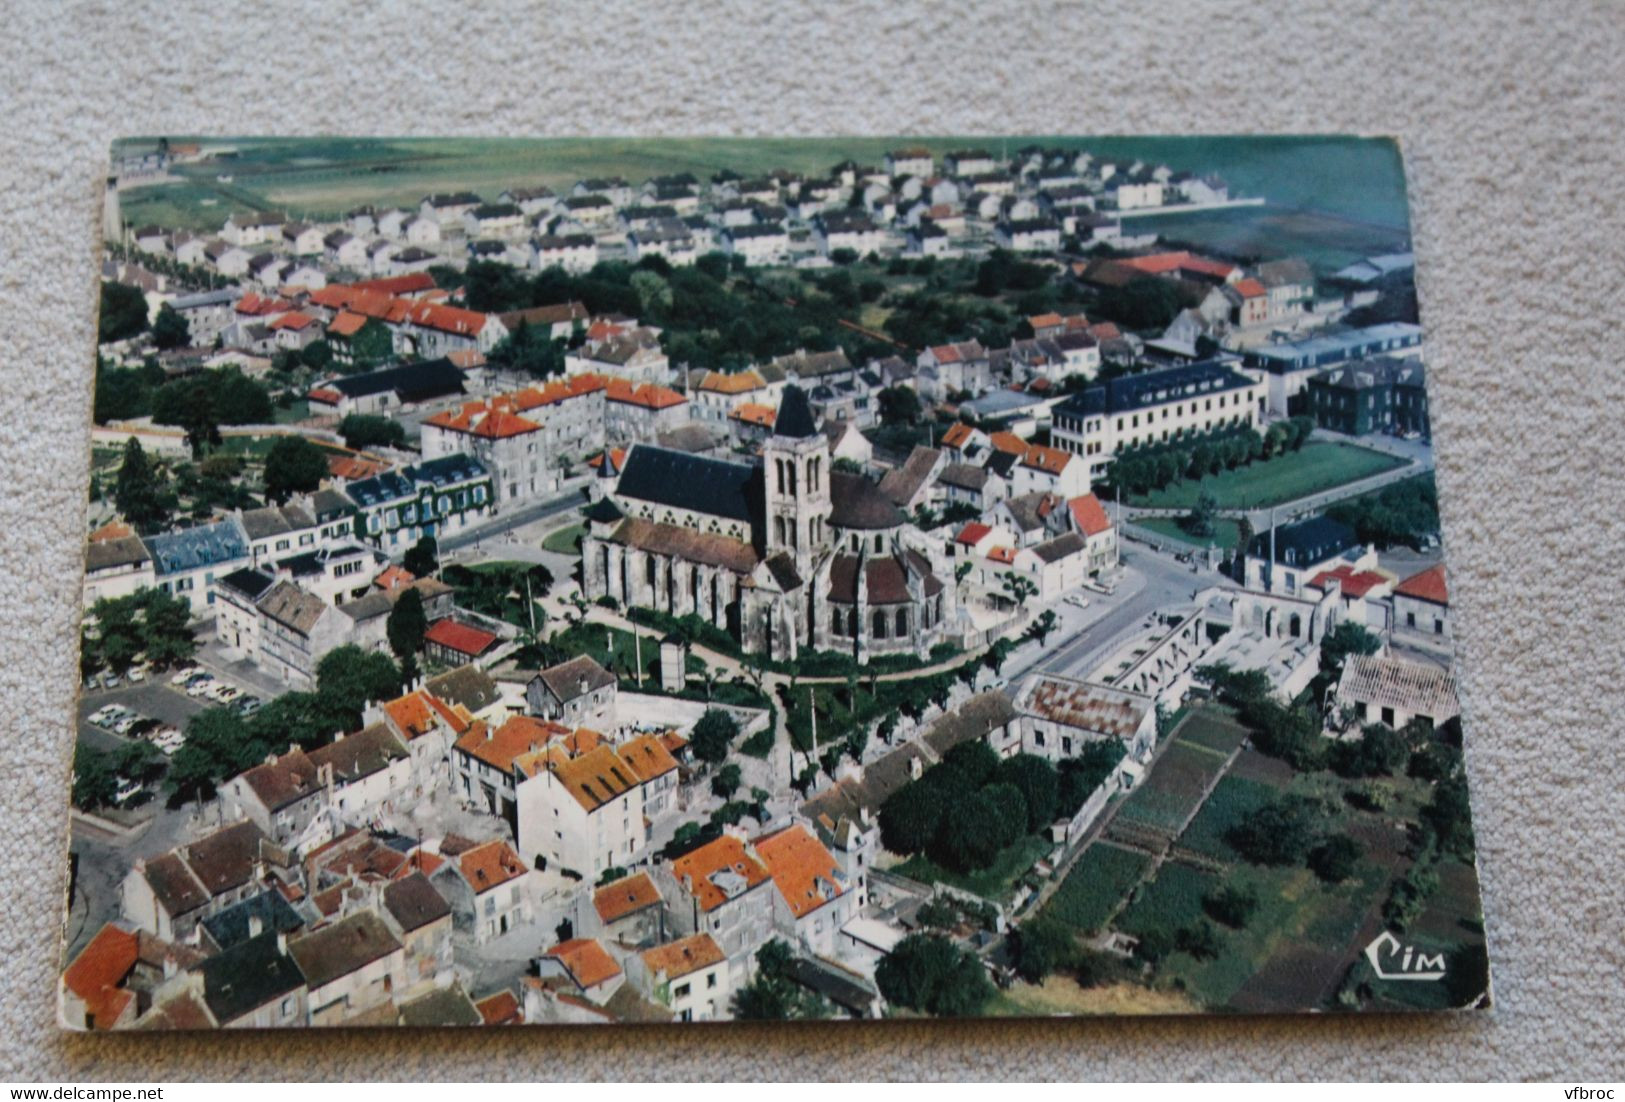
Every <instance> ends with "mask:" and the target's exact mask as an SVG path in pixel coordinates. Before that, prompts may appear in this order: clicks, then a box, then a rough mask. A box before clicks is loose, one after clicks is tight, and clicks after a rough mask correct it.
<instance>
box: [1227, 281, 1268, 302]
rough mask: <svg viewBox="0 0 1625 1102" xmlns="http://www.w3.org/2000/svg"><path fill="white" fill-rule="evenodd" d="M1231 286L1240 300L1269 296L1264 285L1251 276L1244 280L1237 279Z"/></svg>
mask: <svg viewBox="0 0 1625 1102" xmlns="http://www.w3.org/2000/svg"><path fill="white" fill-rule="evenodd" d="M1231 286H1232V287H1234V288H1235V289H1236V293H1237V294H1239V295H1241V297H1242V298H1263V297H1264V296H1265V295H1267V294H1269V291H1267V290H1265V288H1264V285H1263V284H1262V283H1260V282H1258V280H1256V279H1254V278H1252V277H1251V276H1248V277H1247V278H1246V279H1238V280H1236V282H1235V283H1233V284H1231Z"/></svg>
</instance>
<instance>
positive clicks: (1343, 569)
mask: <svg viewBox="0 0 1625 1102" xmlns="http://www.w3.org/2000/svg"><path fill="white" fill-rule="evenodd" d="M1333 580H1335V581H1337V582H1338V583H1339V585H1341V587H1342V589H1343V596H1345V597H1364V596H1365V595H1366V594H1367V593H1370V592H1371V591H1372V590H1373V589H1376V588H1377V587H1378V586H1382V585H1387V584H1388V583H1389V582H1391V581H1392V580H1393V579H1392V578H1389V577H1388V576H1387V575H1385V574H1378V573H1377V572H1376V571H1374V570H1355V569H1353V568H1352V567H1349V566H1338V567H1336V568H1334V569H1332V570H1322V571H1321V572H1320V573H1319V574H1316V575H1315V576H1314V577H1313V578H1310V579H1309V584H1310V585H1312V586H1315V587H1316V588H1319V589H1325V588H1326V586H1327V585H1328V584H1330V583H1331V582H1332V581H1333Z"/></svg>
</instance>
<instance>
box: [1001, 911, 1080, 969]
mask: <svg viewBox="0 0 1625 1102" xmlns="http://www.w3.org/2000/svg"><path fill="white" fill-rule="evenodd" d="M1010 944H1011V949H1012V951H1013V952H1014V954H1015V960H1016V973H1017V974H1018V975H1019V976H1021V978H1022V979H1024V980H1026V981H1027V982H1028V983H1039V982H1042V980H1043V979H1044V977H1045V976H1048V975H1049V974H1050V973H1052V972H1059V971H1062V970H1064V969H1066V968H1069V967H1071V965H1072V962H1073V961H1074V959H1076V955H1077V939H1076V937H1074V935H1073V933H1072V931H1071V929H1070V928H1068V927H1066V926H1063V925H1062V924H1061V923H1059V922H1056V921H1054V920H1052V919H1046V918H1042V917H1039V918H1031V919H1028V920H1027V921H1026V922H1023V923H1022V924H1021V925H1020V926H1018V927H1016V929H1015V931H1014V934H1013V936H1012V937H1011V939H1010Z"/></svg>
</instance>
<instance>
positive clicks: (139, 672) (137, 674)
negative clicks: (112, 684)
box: [124, 666, 147, 683]
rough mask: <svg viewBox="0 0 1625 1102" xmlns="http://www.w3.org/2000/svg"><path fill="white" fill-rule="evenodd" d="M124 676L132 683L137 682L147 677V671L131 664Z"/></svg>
mask: <svg viewBox="0 0 1625 1102" xmlns="http://www.w3.org/2000/svg"><path fill="white" fill-rule="evenodd" d="M124 676H125V678H126V679H128V680H129V681H131V682H133V683H139V682H142V681H145V680H146V679H147V671H146V670H144V669H142V668H141V667H140V666H131V667H130V671H129V672H128V673H126V674H125V675H124Z"/></svg>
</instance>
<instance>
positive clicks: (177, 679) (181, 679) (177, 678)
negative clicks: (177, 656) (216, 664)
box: [169, 666, 203, 685]
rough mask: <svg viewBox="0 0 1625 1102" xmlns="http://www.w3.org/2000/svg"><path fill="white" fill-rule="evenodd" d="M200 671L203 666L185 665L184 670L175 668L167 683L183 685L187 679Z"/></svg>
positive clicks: (195, 675) (190, 678)
mask: <svg viewBox="0 0 1625 1102" xmlns="http://www.w3.org/2000/svg"><path fill="white" fill-rule="evenodd" d="M202 672H203V667H201V666H187V667H186V668H185V669H184V670H177V671H176V672H175V673H174V675H173V676H171V677H170V679H169V683H170V684H171V685H184V684H186V683H187V682H188V681H190V680H192V678H194V677H197V676H198V675H200V674H201V673H202Z"/></svg>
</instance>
